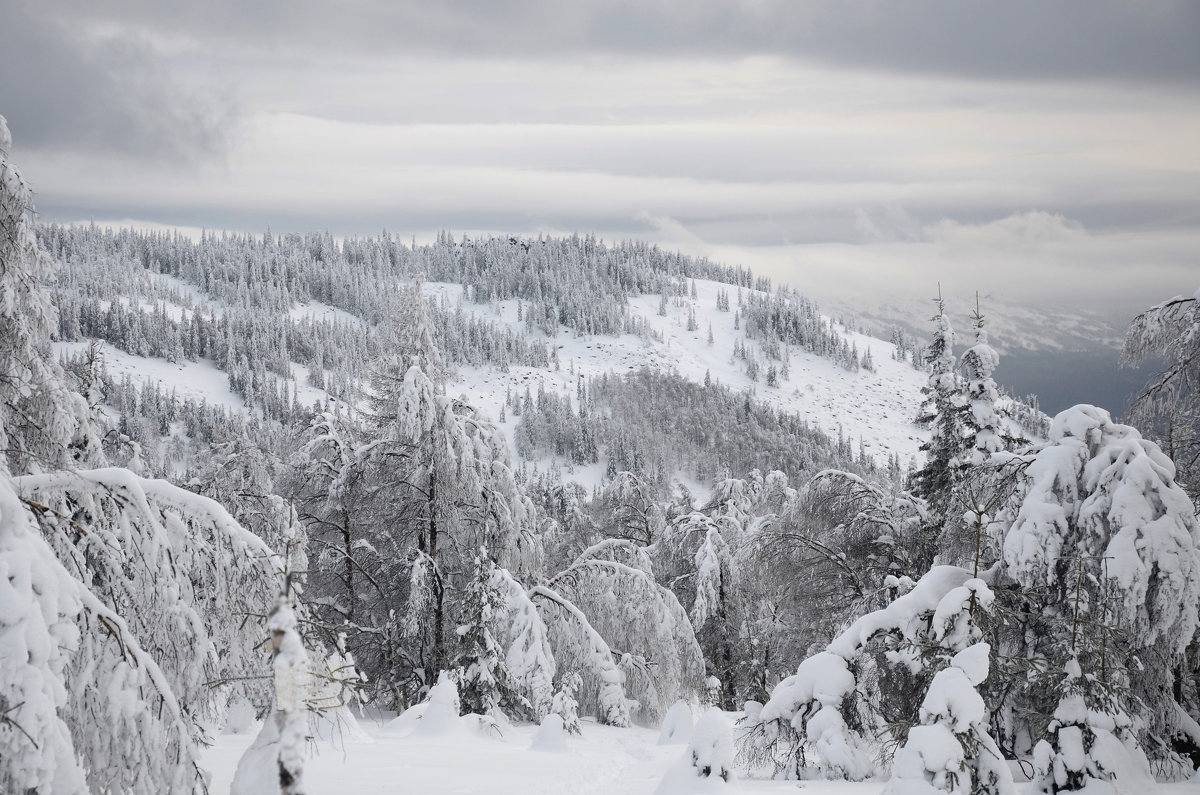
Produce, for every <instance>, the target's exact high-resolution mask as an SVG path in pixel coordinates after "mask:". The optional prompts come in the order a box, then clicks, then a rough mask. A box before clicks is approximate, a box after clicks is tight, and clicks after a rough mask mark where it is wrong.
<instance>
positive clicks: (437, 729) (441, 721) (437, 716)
mask: <svg viewBox="0 0 1200 795" xmlns="http://www.w3.org/2000/svg"><path fill="white" fill-rule="evenodd" d="M460 703H461V702H460V701H459V699H458V686H457V685H455V684H454V680H453V679H451V678H450V675H449V674H448V673H446V672H445V671H442V672H441V674H439V675H438V681H437V684H436V685H434V686H433V689H432V690H430V691H429V702H428V703H427V704H426V707H425V714H423V715H422V716H421V720H420V721H419V722H418V723H417V726H416V728H415V729H414V730H413V736H414V737H440V736H442V735H446V734H452V733H453V732H455V731H457V730H458V729H459V728H460V727H461V726H462V723H461V721H459V719H458V709H459V704H460Z"/></svg>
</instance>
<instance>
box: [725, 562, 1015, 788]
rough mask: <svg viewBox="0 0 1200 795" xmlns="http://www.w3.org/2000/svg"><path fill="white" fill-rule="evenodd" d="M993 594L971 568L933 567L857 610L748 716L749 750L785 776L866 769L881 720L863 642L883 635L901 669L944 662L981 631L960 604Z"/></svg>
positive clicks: (860, 773) (856, 774)
mask: <svg viewBox="0 0 1200 795" xmlns="http://www.w3.org/2000/svg"><path fill="white" fill-rule="evenodd" d="M972 597H974V599H973V598H972ZM990 599H991V592H990V590H989V589H988V587H987V585H985V584H984V583H983V582H982V581H980V580H978V579H972V577H971V573H970V572H968V571H965V570H963V569H960V568H958V567H956V566H936V567H934V568H933V569H931V570H930V571H929V572H928V573H927V574H926V575H925V576H924V577H922V578H921V579H920V581H918V582H917V584H916V585H915V586H914V587H913V588H912V590H910V591H909V592H908V593H906V594H904V595H903V596H900V597H899V598H897V599H896V600H895V601H893V602H891V603H890V604H889V605H888V606H887V607H884V608H883V609H880V610H876V611H873V612H871V613H868V614H867V615H865V616H862V617H861V618H859V619H858V620H857V621H855V622H854V623H853V624H851V625H850V626H849V627H847V628H846V629H845V630H844V631H843V632H842V633H841V634H840V635H838V636H837V637H836V638H834V639H833V641H832V642H830V643H829V645H828V647H827V648H826V650H825V651H823V652H819V653H817V654H815V655H813V656H812V657H809V658H808V659H806V660H804V661H803V662H802V663H800V666H799V668H798V669H797V670H796V673H795V674H792V675H791V676H789V677H787V678H785V679H784V680H783V681H781V682H780V683H779V684H778V685H777V686H776V687H775V689H774V691H773V692H772V693H771V698H770V699H769V700H768V701H767V703H766V704H764V705H763V707H762V709H761V710H760V711H759V713H758V715H757V717H756V719H754V720H752V721H749V724H748V731H747V732H746V733H745V734H744V735H743V736H744V740H743V742H744V743H745V744H746V746H747V747H746V749H745V751H746V753H747V754H748V755H749V756H752V757H756V758H761V757H764V756H765V757H767V758H770V759H773V761H774V763H775V764H776V765H777V766H778V767H779V768H780V772H782V773H783V774H784V775H786V776H788V777H789V778H801V777H809V776H813V775H819V776H822V777H824V778H841V779H850V780H861V779H864V778H866V777H868V776H870V775H871V774H872V773H873V772H874V770H875V767H876V760H877V758H878V750H879V749H878V746H877V740H878V739H879V738H880V737H881V735H882V733H883V731H884V723H885V721H884V720H883V717H882V705H881V703H880V699H881V697H882V696H883V694H881V693H880V692H879V691H878V689H877V688H874V687H868V686H866V683H865V682H863V681H860V680H859V678H858V677H857V675H856V671H857V670H858V668H859V667H860V666H863V665H865V664H867V663H868V661H869V658H868V657H867V656H866V654H865V652H866V651H867V648H868V644H871V643H872V642H873V641H876V640H882V641H885V642H886V645H885V649H886V651H885V659H886V660H887V661H888V662H889V663H890V664H891V665H893V666H895V667H898V668H900V669H902V670H907V671H910V672H913V673H920V672H922V671H925V670H926V669H927V668H929V667H930V666H933V667H934V668H935V670H936V668H940V667H941V665H942V664H943V663H941V662H938V658H939V657H942V658H945V657H949V656H950V655H951V654H953V653H956V652H958V651H961V650H962V649H963V648H965V647H966V646H968V645H970V644H971V643H973V642H974V641H975V640H977V639H978V630H977V629H974V628H973V625H972V624H971V623H970V621H969V613H967V611H964V606H968V605H969V604H971V603H972V602H973V601H974V602H978V603H984V604H985V603H986V602H988V601H989V600H990ZM964 613H967V615H964ZM929 650H933V652H932V655H931V654H930V651H929Z"/></svg>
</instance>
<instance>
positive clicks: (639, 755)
mask: <svg viewBox="0 0 1200 795" xmlns="http://www.w3.org/2000/svg"><path fill="white" fill-rule="evenodd" d="M728 717H730V718H733V717H734V716H732V715H730V716H728ZM469 720H470V718H467V719H464V722H466V721H469ZM360 723H361V726H362V727H363V728H364V729H365V730H366V736H365V738H363V739H360V740H349V741H346V742H345V743H341V742H338V743H333V744H331V743H328V742H320V743H317V744H316V747H315V748H311V749H310V750H312V751H315V754H313V755H311V756H310V758H309V759H308V760H307V761H306V762H305V767H304V781H305V785H306V792H308V793H310V795H652V793H654V792H655V790H656V789H657V788H658V787H659V784H660V783H661V782H662V779H663V777H664V776H665V775H666V774H667V773H668V771H670V770H671V768H672V767H674V766H675V764H676V762H678V761H679V759H680V757H681V756H682V755H683V754H684V753H685V752H687V748H688V747H687V745H685V744H670V745H659V731H658V729H648V728H642V727H632V728H627V729H619V728H614V727H611V726H600V725H598V724H596V723H594V722H592V721H590V720H586V719H585V720H584V721H583V736H582V737H574V736H568V737H567V738H566V748H565V750H561V751H547V750H543V749H541V748H534V747H531V746H533V745H534V743H533V738H534V735H535V733H536V732H537V727H536V726H534V725H532V724H524V725H519V726H512V727H509V728H507V729H506V730H505V736H504V737H503V738H502V739H494V738H492V737H485V736H482V735H480V734H479V733H478V732H477V731H476V730H474V729H472V728H468V727H467V726H464V727H463V728H462V730H461V731H458V732H453V733H449V734H441V735H437V736H432V737H422V736H417V735H416V734H415V733H414V731H413V730H412V728H411V727H408V728H407V729H406V730H404V731H388V730H386V729H385V728H384V726H385V725H386V724H385V723H384V722H383V721H372V720H361V721H360ZM257 731H258V726H257V725H253V726H251V727H249V731H248V732H247V733H245V734H238V735H228V734H227V735H222V736H219V737H217V738H216V744H215V745H214V746H213V747H212V748H209V749H208V750H207V751H206V752H205V755H204V764H205V765H206V767H208V768H209V769H210V770H211V771H212V774H213V778H212V783H211V786H210V790H209V791H210V792H211V793H212V795H227V793H228V792H229V786H230V783H231V782H232V780H233V774H234V770H235V769H236V767H237V763H238V759H239V758H240V757H241V755H242V753H243V751H245V749H246V747H247V746H249V745H250V742H251V740H252V739H253V738H254V736H255V734H256V733H257ZM736 772H737V774H738V779H737V780H736V781H735V782H733V783H731V784H729V785H726V786H724V787H722V788H720V789H714V788H705V784H699V783H698V786H697V787H696V792H721V791H728V792H730V793H731V794H732V793H777V794H781V793H790V795H798V794H799V793H803V794H804V795H878V794H879V793H881V792H882V791H883V788H884V786H885V784H886V781H884V780H877V781H867V782H861V783H850V782H845V781H767V780H761V779H748V778H746V777H745V773H744V771H741V770H737V771H736ZM1025 786H1026V785H1025V784H1022V783H1018V784H1017V788H1018V791H1021V790H1023V789H1024V787H1025ZM1198 789H1200V788H1198V787H1197V786H1196V785H1194V784H1188V783H1182V784H1160V785H1159V786H1158V787H1157V788H1156V790H1155V792H1156V793H1161V795H1195V793H1196V792H1197V790H1198ZM1144 795H1150V793H1148V792H1147V793H1145V794H1144Z"/></svg>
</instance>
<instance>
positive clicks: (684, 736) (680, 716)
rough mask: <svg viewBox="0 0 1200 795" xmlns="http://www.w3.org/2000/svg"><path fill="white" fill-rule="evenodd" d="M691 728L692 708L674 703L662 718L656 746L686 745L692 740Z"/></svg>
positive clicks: (681, 703) (680, 702)
mask: <svg viewBox="0 0 1200 795" xmlns="http://www.w3.org/2000/svg"><path fill="white" fill-rule="evenodd" d="M692 728H693V720H692V708H691V707H689V706H688V705H687V704H685V703H683V702H682V701H676V702H675V703H674V704H672V705H671V708H670V709H669V710H667V716H666V717H665V718H663V722H662V726H661V727H660V728H659V730H658V744H659V745H675V744H677V743H686V742H688V741H689V740H691V739H692Z"/></svg>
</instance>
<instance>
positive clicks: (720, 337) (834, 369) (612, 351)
mask: <svg viewBox="0 0 1200 795" xmlns="http://www.w3.org/2000/svg"><path fill="white" fill-rule="evenodd" d="M694 283H695V288H696V294H697V297H696V298H690V297H687V296H683V297H675V298H673V299H672V300H671V301H669V302H667V306H666V314H665V315H660V314H659V307H660V303H661V299H660V297H659V296H656V295H643V296H639V297H637V298H634V299H632V300H631V301H630V308H631V310H632V312H633V313H634V314H635V315H636V316H637V317H639V318H641V319H643V320H644V321H645V322H646V323H647V324H648V325H649V327H650V328H651V329H652V330H653V331H654V332H655V333H656V334H657V335H660V336H661V339H657V338H646V337H644V336H643V337H639V336H635V335H633V334H623V335H620V336H607V335H577V334H575V333H573V332H571V331H570V330H568V329H564V330H563V331H561V332H560V333H559V334H558V335H556V336H554V337H550V336H547V335H545V334H543V333H540V332H536V331H535V332H528V331H526V330H525V324H524V323H522V322H521V321H519V320H518V319H517V315H518V301H517V300H508V301H500V302H497V303H496V304H495V305H494V306H490V307H479V306H477V305H470V304H463V306H464V308H465V309H466V310H467V311H468V312H474V313H479V314H481V315H484V316H486V317H488V318H489V319H492V320H493V321H494V322H497V323H503V324H504V325H506V326H508V327H509V328H510V329H512V330H513V331H514V332H517V333H531V334H534V335H535V338H536V339H538V340H540V341H545V342H546V343H547V344H549V345H551V346H552V347H553V348H554V349H555V350H556V351H557V354H558V362H559V365H558V367H557V369H554V368H551V369H544V368H531V367H512V368H510V370H509V372H507V373H505V372H500V371H498V370H496V369H495V368H471V367H459V368H458V372H457V377H456V379H455V381H454V383H453V389H454V390H455V391H456V393H457V392H458V391H461V392H462V393H463V394H465V395H466V396H467V398H468V400H469V401H470V402H471V403H472V404H473V405H475V406H477V407H479V408H481V409H482V410H483V411H484V412H485V413H487V414H488V415H489V416H490V417H492V418H493V419H495V418H496V417H498V416H500V408H501V406H502V405H503V403H504V397H505V394H506V393H508V392H509V391H510V390H511V391H514V392H517V393H518V394H519V393H521V392H523V391H524V390H525V389H526V388H527V387H528V388H531V389H533V390H535V391H536V390H537V388H538V386H539V385H542V386H544V388H545V389H547V390H555V391H557V392H558V393H559V394H561V395H563V396H564V397H572V396H574V395H575V391H576V383H577V379H578V378H579V377H580V376H587V377H591V376H597V375H601V374H603V373H608V372H616V373H624V372H629V371H632V370H637V369H640V368H643V367H645V368H650V369H653V370H659V371H664V372H672V371H673V372H676V373H678V374H679V375H682V376H683V377H685V378H687V379H689V380H691V381H694V382H695V383H702V382H703V381H704V379H705V376H706V374H707V375H708V376H709V377H710V378H711V379H712V380H713V381H714V382H718V383H721V384H724V385H726V386H729V387H732V388H733V389H735V390H737V391H742V390H750V391H751V392H752V394H753V395H754V396H755V398H756V399H758V400H762V401H765V402H766V403H768V404H770V405H773V406H775V407H777V408H778V409H780V410H781V411H785V412H790V413H793V414H795V415H797V416H799V417H802V418H804V419H806V420H808V421H809V422H810V423H812V424H813V425H814V426H816V427H819V428H821V429H822V430H824V431H825V432H826V433H828V434H829V435H830V436H833V437H837V436H838V434H839V431H841V432H843V433H844V434H845V435H846V436H847V437H848V438H849V439H850V440H851V442H852V443H853V444H854V445H857V444H858V441H859V439H860V438H861V439H862V443H863V447H864V448H865V450H866V452H867V454H868V455H871V456H873V457H875V458H876V459H877V460H878V461H879V462H880V463H885V462H886V459H887V457H888V455H889V454H890V453H897V454H898V455H899V456H900V460H901V461H903V462H905V463H907V462H908V461H909V460H910V459H911V458H914V457H916V456H917V455H918V447H919V446H920V444H921V440H922V439H923V438H926V437H927V436H928V433H927V432H926V431H923V430H922V429H920V428H918V427H917V426H916V425H914V424H913V421H912V420H913V417H915V416H916V414H917V409H918V407H919V405H920V402H921V395H920V390H921V387H922V386H923V385H924V383H925V374H924V373H922V372H920V371H917V370H915V369H914V368H913V367H912V365H911V364H910V363H907V362H898V361H894V360H893V358H892V356H893V353H894V351H895V346H893V345H892V344H891V343H889V342H885V341H883V340H879V339H874V338H872V337H868V336H865V335H861V334H854V333H849V334H847V335H846V336H847V337H848V338H849V340H850V341H851V342H852V343H853V344H854V345H856V346H857V347H858V350H860V351H862V352H864V353H865V352H866V351H868V350H869V351H871V353H872V357H873V359H874V362H875V371H874V372H871V371H868V370H865V369H863V370H859V371H858V372H851V371H848V370H847V369H846V368H844V367H841V366H839V365H837V364H835V363H834V362H833V361H831V360H830V359H828V358H826V357H822V356H817V355H816V354H812V353H809V352H806V351H802V350H797V351H795V352H794V353H792V354H791V365H790V370H791V371H790V378H789V379H788V380H787V381H783V380H781V381H780V382H779V383H778V385H777V386H769V385H767V384H765V383H764V381H763V380H762V379H761V378H760V379H759V380H757V381H755V380H752V379H751V378H750V377H749V376H748V375H747V374H746V371H745V367H744V365H743V364H742V362H740V361H738V360H737V359H735V357H734V354H733V346H734V342H735V340H742V339H745V338H744V332H743V331H741V330H737V329H735V328H734V313H732V312H722V311H718V310H717V308H716V307H717V293H718V292H719V291H721V290H728V289H729V285H726V284H721V283H719V282H713V281H708V280H703V279H696V280H694ZM424 289H425V293H426V295H428V296H430V297H432V298H435V299H436V300H438V301H439V302H442V303H443V304H444V305H446V306H448V307H456V306H458V305H459V304H460V302H462V292H463V288H462V286H461V285H457V284H445V283H427V284H425V285H424ZM746 292H747V293H749V292H754V291H750V290H747V291H746ZM758 294H759V295H761V294H762V293H758ZM689 313H693V316H694V318H695V324H694V325H695V329H693V330H690V331H689V330H688V317H689ZM709 328H711V329H712V338H713V342H712V343H711V344H710V343H708V342H707V338H708V337H707V335H708V329H709ZM842 331H843V333H845V331H844V329H843V330H842ZM745 344H746V345H747V347H752V348H755V349H760V348H761V345H760V344H759V343H758V342H757V341H755V340H754V339H750V340H746V341H745ZM512 427H513V426H512V425H511V424H509V426H508V428H509V430H510V437H511V429H512ZM514 451H515V448H514Z"/></svg>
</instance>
